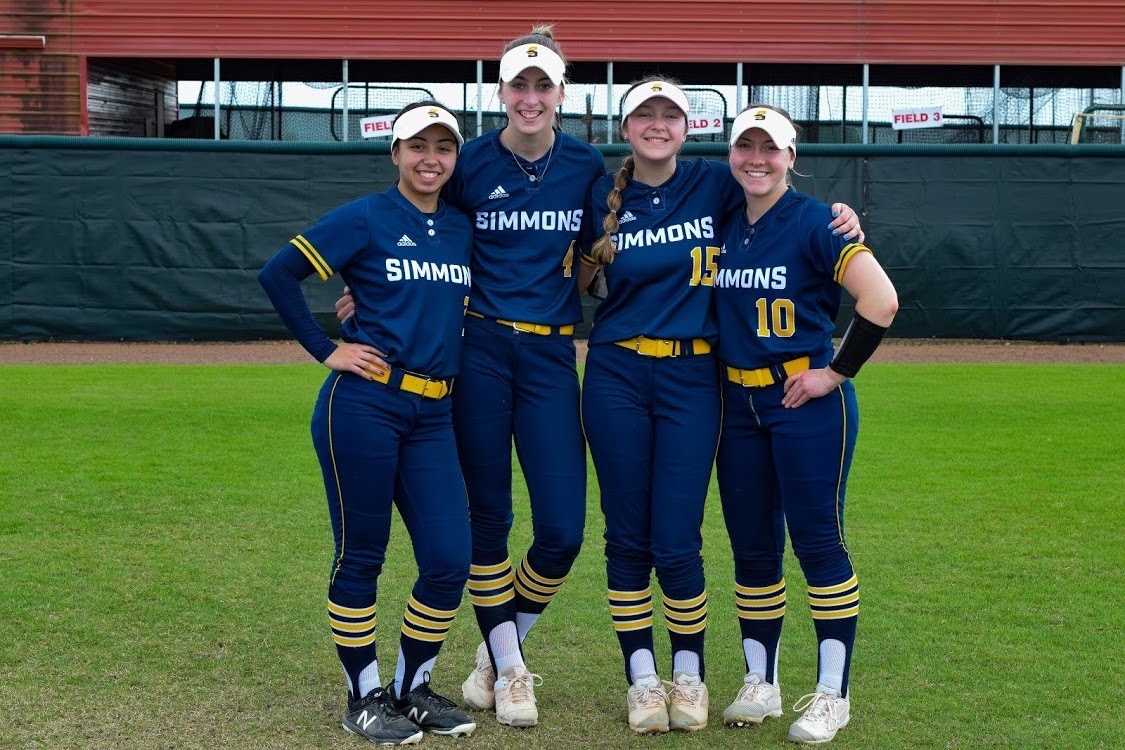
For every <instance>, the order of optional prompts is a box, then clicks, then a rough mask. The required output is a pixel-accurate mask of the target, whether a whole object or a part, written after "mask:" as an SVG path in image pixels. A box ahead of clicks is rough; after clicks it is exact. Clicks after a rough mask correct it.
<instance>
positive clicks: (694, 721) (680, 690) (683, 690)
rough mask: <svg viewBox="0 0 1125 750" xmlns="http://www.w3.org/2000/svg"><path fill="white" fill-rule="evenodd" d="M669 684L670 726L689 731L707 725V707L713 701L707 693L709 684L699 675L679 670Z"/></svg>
mask: <svg viewBox="0 0 1125 750" xmlns="http://www.w3.org/2000/svg"><path fill="white" fill-rule="evenodd" d="M667 685H668V687H669V690H668V724H669V726H671V727H672V729H681V730H684V731H687V732H694V731H696V730H697V729H702V728H703V727H705V726H707V709H708V708H709V707H710V705H711V701H710V698H709V696H708V695H707V686H706V685H704V684H703V681H702V680H701V679H699V675H697V674H693V675H687V674H684V673H683V672H679V673H677V674H676V675H675V676H674V677H673V680H672V682H670V683H667Z"/></svg>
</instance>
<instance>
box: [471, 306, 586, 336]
mask: <svg viewBox="0 0 1125 750" xmlns="http://www.w3.org/2000/svg"><path fill="white" fill-rule="evenodd" d="M467 314H468V315H472V316H473V317H474V318H484V316H483V315H481V314H480V313H479V312H474V311H472V310H469V311H468V313H467ZM486 320H487V318H486ZM492 320H495V321H496V322H497V323H499V324H500V325H502V326H508V327H509V328H514V329H515V330H517V331H519V332H520V333H534V334H536V335H538V336H550V335H551V334H552V333H558V334H560V335H562V336H573V335H574V326H573V325H568V326H548V325H543V324H542V323H521V322H519V321H515V320H500V319H499V318H492Z"/></svg>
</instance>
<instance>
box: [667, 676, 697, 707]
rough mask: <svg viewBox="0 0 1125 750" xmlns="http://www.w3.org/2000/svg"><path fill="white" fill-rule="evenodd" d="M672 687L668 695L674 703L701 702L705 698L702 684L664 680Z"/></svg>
mask: <svg viewBox="0 0 1125 750" xmlns="http://www.w3.org/2000/svg"><path fill="white" fill-rule="evenodd" d="M664 684H665V685H667V686H668V687H669V688H670V689H669V690H668V697H669V699H671V700H672V702H673V703H691V704H693V705H694V704H696V703H699V701H700V700H702V699H703V686H702V685H679V684H677V683H675V682H668V681H667V680H665V681H664Z"/></svg>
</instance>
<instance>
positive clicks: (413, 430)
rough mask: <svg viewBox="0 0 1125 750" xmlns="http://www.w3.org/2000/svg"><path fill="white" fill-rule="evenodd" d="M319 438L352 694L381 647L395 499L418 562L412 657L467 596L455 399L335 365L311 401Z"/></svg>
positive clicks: (424, 651)
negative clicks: (379, 607) (382, 581)
mask: <svg viewBox="0 0 1125 750" xmlns="http://www.w3.org/2000/svg"><path fill="white" fill-rule="evenodd" d="M312 438H313V444H314V446H315V448H316V453H317V457H318V458H319V459H320V467H321V471H322V473H323V475H324V487H325V490H326V493H327V497H328V514H329V517H330V518H331V521H332V534H333V537H334V538H335V542H336V550H335V554H334V555H333V558H332V569H331V573H330V578H329V586H328V609H329V620H330V623H331V625H332V634H333V639H334V640H335V642H336V645H337V652H338V654H339V655H340V660H341V662H342V663H343V665H344V670H345V672H347V673H348V677H349V680H350V683H351V685H350V689H351V692H352V695H353V697H362V695H361V694H360V692H359V674H360V672H362V670H363V669H364V668H365V667H367V666H368V665H369V664H370V663H372V662H373V661H374V660H375V657H376V652H375V626H376V622H377V617H376V614H377V612H376V600H377V598H378V578H379V574H380V572H381V571H382V568H383V561H384V555H385V553H386V549H387V542H388V540H389V538H390V530H391V506H392V504H393V505H395V506H397V507H398V511H399V515H400V516H401V517H402V520H403V522H404V523H405V525H406V530H407V532H408V533H409V534H410V539H411V542H412V543H413V549H414V557H415V560H416V561H417V564H418V578H417V580H416V581H415V583H414V587H413V590H412V593H411V597H410V599H409V600H408V602H407V613H406V617H405V618H404V621H403V630H402V639H401V640H400V648H401V649H402V651H403V653H404V655H406V657H407V662H408V664H423V663H425V662H426V661H427V660H428V659H430V658H432V657H434V656H436V655H437V651H438V650H439V649H440V648H441V642H442V641H443V640H444V638H445V635H446V633H447V632H448V630H449V627H450V625H452V622H453V617H454V615H455V613H456V611H457V608H458V607H459V606H460V603H461V594H462V591H463V590H464V586H465V581H466V579H467V578H468V575H469V551H470V541H469V519H468V512H467V509H466V503H465V487H464V483H463V482H462V480H461V474H460V471H459V470H458V465H457V448H456V443H455V440H454V437H453V424H452V417H451V404H450V400H449V399H448V398H444V399H440V400H435V399H427V398H422V397H421V396H418V395H415V394H412V393H407V392H405V391H401V390H398V389H396V388H393V387H391V386H387V385H384V384H382V383H377V382H373V381H369V380H365V379H363V378H361V377H359V376H357V375H353V374H350V373H337V372H333V373H332V374H331V375H330V376H329V377H328V379H327V380H326V381H325V383H324V385H323V387H322V388H321V390H320V396H319V398H318V400H317V403H316V407H315V409H314V411H313V416H312ZM408 672H409V670H408ZM410 676H411V675H410V674H409V673H408V674H407V679H409V678H410Z"/></svg>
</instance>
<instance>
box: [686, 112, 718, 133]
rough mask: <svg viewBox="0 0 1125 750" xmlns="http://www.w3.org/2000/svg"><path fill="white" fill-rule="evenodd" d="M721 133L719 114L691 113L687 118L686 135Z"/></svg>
mask: <svg viewBox="0 0 1125 750" xmlns="http://www.w3.org/2000/svg"><path fill="white" fill-rule="evenodd" d="M721 132H723V115H722V114H721V113H719V112H699V113H695V112H693V113H692V115H691V117H689V118H688V135H705V134H707V133H721Z"/></svg>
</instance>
